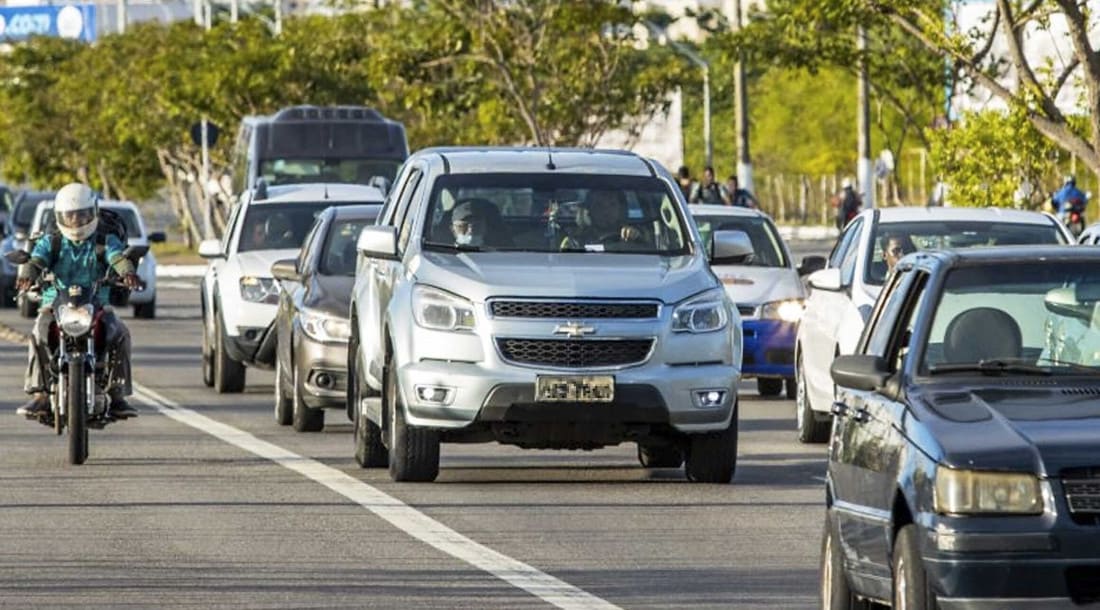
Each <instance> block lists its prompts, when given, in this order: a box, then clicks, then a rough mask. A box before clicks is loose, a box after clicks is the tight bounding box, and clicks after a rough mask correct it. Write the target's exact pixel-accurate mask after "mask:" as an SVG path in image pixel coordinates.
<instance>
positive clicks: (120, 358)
mask: <svg viewBox="0 0 1100 610" xmlns="http://www.w3.org/2000/svg"><path fill="white" fill-rule="evenodd" d="M54 214H55V216H56V220H57V228H58V230H59V233H60V234H59V235H44V236H43V237H42V238H40V239H39V240H38V241H37V242H36V243H35V246H34V250H33V252H31V258H30V261H28V262H27V263H26V264H24V265H21V266H20V268H19V277H18V280H17V282H16V285H17V287H18V288H19V290H27V289H29V288H30V287H31V286H32V285H33V284H34V282H35V281H36V280H37V279H38V276H39V275H40V274H44V273H52V274H53V275H54V278H55V280H56V282H57V284H58V285H60V286H62V287H71V286H85V287H87V286H91V285H92V284H93V283H94V282H95V281H96V280H98V279H100V278H102V277H103V276H104V275H106V272H107V267H108V266H110V267H111V268H112V269H114V271H115V272H116V273H118V275H119V277H121V278H122V281H123V283H124V284H125V285H126V287H127V288H130V289H137V288H140V287H141V280H140V279H138V276H137V275H136V274H135V273H134V265H133V263H132V262H131V261H130V260H129V259H128V258H126V257H125V256H124V255H123V251H124V249H125V247H126V246H125V244H123V243H122V242H121V240H119V238H118V236H116V235H113V234H106V235H103V236H101V237H97V235H96V228H97V226H98V225H99V200H98V197H97V196H96V194H95V192H93V191H92V189H90V188H88V187H87V186H85V185H83V184H79V183H72V184H68V185H66V186H64V187H62V188H61V190H59V191H58V192H57V195H56V197H55V199H54ZM55 239H56V240H59V241H60V243H59V244H58V245H54V243H53V240H55ZM109 295H110V287H109V286H101V287H100V288H99V294H98V295H96V302H97V304H98V305H99V306H101V307H103V309H104V313H103V316H102V318H101V322H100V323H101V324H102V325H103V329H104V338H105V343H106V346H107V352H108V353H107V360H106V362H107V363H108V367H110V369H109V373H110V376H109V378H110V379H111V380H112V385H111V387H109V388H107V394H108V396H109V398H110V406H109V410H108V413H109V415H111V416H113V417H114V418H116V419H125V418H127V417H133V416H136V415H137V411H136V410H135V409H134V408H133V407H132V406H130V405H129V403H127V402H126V396H129V395H130V394H131V393H132V390H131V380H130V332H129V330H128V329H127V328H126V326H125V325H124V324H123V323H122V322H121V321H120V320H119V319H118V317H116V316H115V315H114V311H113V310H112V309H111V308H110V307H109V305H108V299H109ZM56 298H57V290H56V288H55V287H54V286H53V285H49V286H47V287H45V288H44V289H43V291H42V304H41V307H40V308H39V311H38V318H37V319H36V320H35V323H34V330H33V332H32V335H31V336H32V339H31V346H30V349H29V354H28V359H29V362H28V365H27V373H26V376H25V377H24V390H25V391H26V392H27V393H28V394H31V395H32V398H31V400H30V401H29V402H27V403H26V404H25V405H23V406H21V407H19V408H18V409H17V410H16V412H17V413H19V414H20V415H25V416H27V417H28V418H40V417H42V416H43V415H45V414H48V413H49V411H50V401H49V397H48V396H47V393H46V392H47V390H48V383H47V378H46V372H45V363H46V362H48V361H49V332H50V326H51V325H52V324H53V322H54V315H53V307H52V303H53V301H54V300H55V299H56Z"/></svg>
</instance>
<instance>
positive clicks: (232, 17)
mask: <svg viewBox="0 0 1100 610" xmlns="http://www.w3.org/2000/svg"><path fill="white" fill-rule="evenodd" d="M239 5H240V0H229V22H230V23H237V21H238V20H239V19H240V12H241V10H240V6H239Z"/></svg>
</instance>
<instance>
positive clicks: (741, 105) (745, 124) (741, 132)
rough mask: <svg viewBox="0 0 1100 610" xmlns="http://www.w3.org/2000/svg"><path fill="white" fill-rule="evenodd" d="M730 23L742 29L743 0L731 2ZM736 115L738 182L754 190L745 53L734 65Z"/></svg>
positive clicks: (741, 185) (740, 54)
mask: <svg viewBox="0 0 1100 610" xmlns="http://www.w3.org/2000/svg"><path fill="white" fill-rule="evenodd" d="M730 4H731V5H732V8H731V9H730V15H729V17H730V23H731V24H733V31H735V32H737V31H740V30H741V0H732V2H731V3H730ZM733 87H734V90H735V97H734V116H735V119H734V120H735V121H736V122H737V183H738V185H739V186H740V187H741V188H743V189H745V190H747V191H750V192H752V191H753V190H754V189H753V181H752V155H751V154H750V152H749V93H748V91H746V89H745V54H744V53H742V52H740V51H739V52H738V53H737V63H735V64H734V66H733Z"/></svg>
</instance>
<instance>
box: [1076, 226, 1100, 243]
mask: <svg viewBox="0 0 1100 610" xmlns="http://www.w3.org/2000/svg"><path fill="white" fill-rule="evenodd" d="M1077 243H1079V244H1081V245H1082V246H1096V245H1100V223H1094V224H1091V225H1089V226H1087V227H1085V230H1084V231H1082V232H1081V234H1080V235H1078V236H1077Z"/></svg>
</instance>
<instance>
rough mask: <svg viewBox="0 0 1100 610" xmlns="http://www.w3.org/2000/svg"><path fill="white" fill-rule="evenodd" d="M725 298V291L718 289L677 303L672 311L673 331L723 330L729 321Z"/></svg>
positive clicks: (705, 331) (702, 331)
mask: <svg viewBox="0 0 1100 610" xmlns="http://www.w3.org/2000/svg"><path fill="white" fill-rule="evenodd" d="M725 299H726V293H725V291H724V290H722V289H718V290H711V291H709V292H704V293H703V294H701V295H699V296H697V297H695V298H693V299H691V300H689V301H687V302H686V303H683V304H681V305H677V306H676V309H674V310H673V311H672V332H675V333H709V332H713V331H716V330H722V329H723V328H725V327H726V323H727V322H729V315H728V314H727V313H726V301H725Z"/></svg>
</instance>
